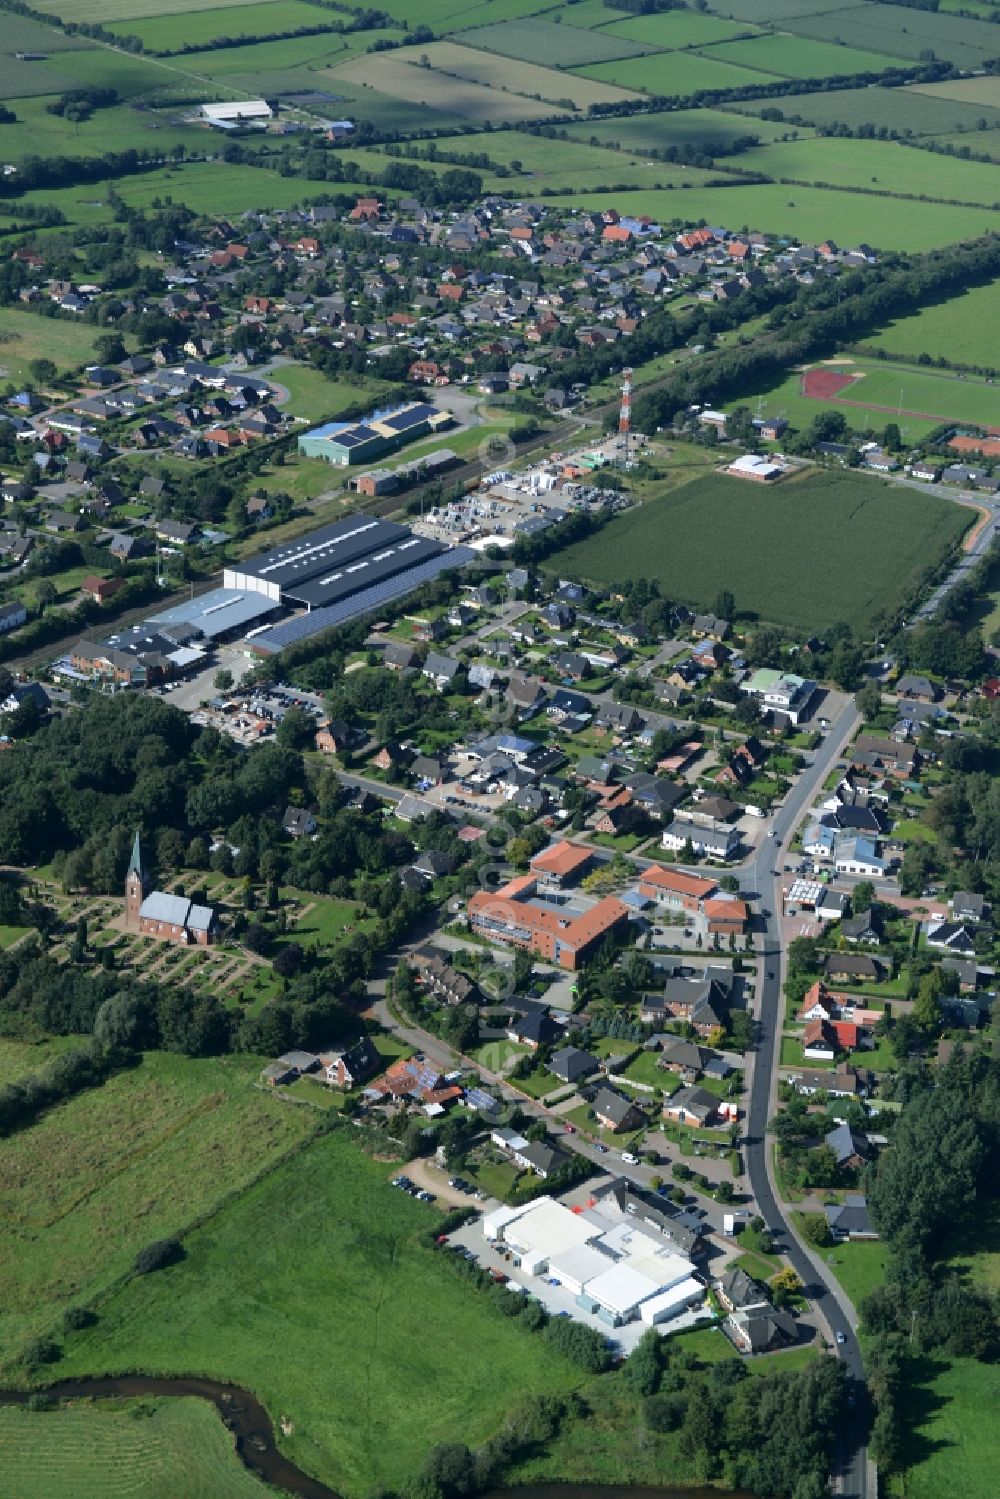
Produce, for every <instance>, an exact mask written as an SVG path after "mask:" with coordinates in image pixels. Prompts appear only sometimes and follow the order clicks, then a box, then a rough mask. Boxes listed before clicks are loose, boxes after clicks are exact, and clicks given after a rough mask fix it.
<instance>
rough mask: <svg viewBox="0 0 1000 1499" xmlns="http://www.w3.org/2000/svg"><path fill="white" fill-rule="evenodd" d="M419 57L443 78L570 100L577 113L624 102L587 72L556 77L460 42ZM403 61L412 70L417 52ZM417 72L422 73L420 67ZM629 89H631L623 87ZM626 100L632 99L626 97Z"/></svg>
mask: <svg viewBox="0 0 1000 1499" xmlns="http://www.w3.org/2000/svg"><path fill="white" fill-rule="evenodd" d="M419 56H420V57H424V56H426V58H427V59H428V62H429V64H430V67H431V70H432V71H435V72H438V73H441V74H443V75H445V77H447V76H449V75H454V77H455V78H457V79H465V80H467V81H468V82H470V83H478V84H480V85H481V86H482V87H484V88H490V89H495V90H500V91H505V92H510V93H516V94H522V95H526V96H529V97H532V96H537V97H538V98H539V99H542V100H543V101H544V100H548V101H549V102H554V103H559V102H560V101H561V100H563V99H572V101H573V104H574V105H575V107H576V108H577V109H581V110H583V109H587V108H588V107H589V106H590V105H591V104H620V103H622V102H623V94H622V90H621V89H620V88H616V87H612V86H610V85H613V84H614V83H615V80H614V79H611V80H609V81H608V82H601V81H596V82H594V81H592V76H591V75H590V73H589V70H588V71H586V72H584V73H582V74H581V73H574V74H573V76H572V77H570V76H567V75H565V74H562V73H557V72H556V71H554V70H553V69H552V68H547V67H539V66H537V65H536V64H534V63H529V62H524V61H523V60H521V59H520V58H512V57H500V56H499V55H498V54H497V53H495V52H482V51H480V50H478V49H477V48H475V47H467V46H465V45H464V44H463V43H459V42H433V43H431V45H430V46H428V47H423V48H420V49H419ZM402 57H403V59H404V61H407V60H408V62H409V65H410V66H413V64H414V63H416V62H417V49H413V50H411V51H410V52H409V53H403V54H402ZM643 61H648V59H641V58H640V59H638V60H635V59H629V60H628V61H627V62H621V63H619V64H617V66H619V67H621V68H625V67H632V66H641V65H642V63H643ZM420 71H421V72H423V71H425V69H424V68H423V67H422V66H421V67H420ZM623 87H625V88H627V89H631V88H632V85H631V84H627V85H623ZM624 97H625V98H628V97H631V95H629V94H626V95H625V96H624Z"/></svg>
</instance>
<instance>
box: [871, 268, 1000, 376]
mask: <svg viewBox="0 0 1000 1499" xmlns="http://www.w3.org/2000/svg"><path fill="white" fill-rule="evenodd" d="M998 320H1000V281H994V282H991V283H990V285H989V286H977V287H973V288H972V290H971V291H967V292H963V293H962V295H961V296H960V297H953V298H952V299H951V300H950V301H948V302H938V303H936V304H935V305H934V306H932V307H924V308H921V310H920V311H919V312H915V313H912V314H911V315H910V316H909V317H900V318H893V320H892V322H890V323H887V324H886V326H885V327H884V328H883V329H882V330H881V331H880V332H879V333H876V334H870V335H868V336H866V338H865V343H866V344H870V345H872V346H873V347H875V348H877V349H885V350H886V351H887V352H890V353H893V354H901V355H905V356H906V357H907V358H916V357H917V356H919V355H920V354H929V355H930V356H931V358H932V359H936V358H938V357H939V356H943V357H944V358H946V359H958V360H962V361H964V362H965V363H966V364H982V365H994V364H996V363H997V360H998V351H997V343H996V337H995V335H994V329H995V328H996V327H997V326H998Z"/></svg>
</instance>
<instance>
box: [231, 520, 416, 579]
mask: <svg viewBox="0 0 1000 1499" xmlns="http://www.w3.org/2000/svg"><path fill="white" fill-rule="evenodd" d="M410 534H411V533H410V532H409V531H408V530H407V528H406V527H405V526H400V525H397V524H396V522H395V521H387V520H379V519H377V518H376V517H375V516H373V515H352V516H349V517H347V518H346V519H345V520H340V521H335V522H334V524H333V525H331V526H322V527H321V528H320V529H319V530H318V531H310V532H309V533H308V535H306V536H300V537H299V538H298V539H297V540H296V541H290V542H286V543H285V544H284V545H283V546H280V547H275V548H273V550H272V551H270V552H263V553H262V554H261V555H260V556H259V557H252V558H250V560H249V561H247V562H244V563H242V564H240V565H239V566H238V567H234V568H232V569H229V571H232V572H234V573H243V574H246V575H247V576H248V577H257V578H264V579H266V581H267V582H269V583H277V585H278V587H279V588H282V589H284V587H285V586H286V584H288V583H292V582H295V583H305V582H307V581H308V580H309V579H311V578H315V577H318V576H319V575H320V574H321V573H324V572H329V571H333V570H335V569H336V568H337V567H338V566H341V565H343V564H346V563H348V562H353V561H354V559H355V558H357V557H363V556H365V555H366V554H367V553H369V552H375V551H378V550H379V549H380V548H382V547H385V546H388V545H389V544H390V543H392V542H395V541H403V540H405V538H406V537H407V536H409V535H410Z"/></svg>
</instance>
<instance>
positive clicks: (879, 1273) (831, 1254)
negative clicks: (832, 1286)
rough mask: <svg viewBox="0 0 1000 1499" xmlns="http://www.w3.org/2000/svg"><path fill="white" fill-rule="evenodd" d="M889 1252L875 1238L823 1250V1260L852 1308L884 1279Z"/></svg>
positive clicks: (859, 1303)
mask: <svg viewBox="0 0 1000 1499" xmlns="http://www.w3.org/2000/svg"><path fill="white" fill-rule="evenodd" d="M888 1254H889V1251H888V1250H887V1249H886V1246H885V1245H884V1244H882V1243H880V1242H879V1240H877V1239H873V1240H870V1241H869V1242H864V1241H863V1240H860V1239H859V1240H858V1241H857V1243H854V1244H837V1245H835V1246H834V1248H833V1249H824V1250H823V1258H824V1259H825V1260H826V1263H827V1264H828V1265H829V1266H830V1268H831V1269H832V1270H833V1273H834V1275H835V1276H836V1277H837V1279H838V1280H839V1281H840V1284H841V1285H842V1286H843V1288H844V1290H845V1291H846V1292H847V1294H848V1296H849V1297H850V1298H851V1302H852V1304H853V1305H854V1307H855V1308H857V1307H859V1306H860V1305H861V1303H862V1301H864V1299H865V1297H866V1296H870V1295H871V1293H872V1291H874V1289H875V1287H876V1286H880V1285H881V1284H882V1282H883V1281H884V1280H885V1267H886V1263H887V1260H888Z"/></svg>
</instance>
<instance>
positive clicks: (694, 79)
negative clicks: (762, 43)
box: [582, 52, 769, 97]
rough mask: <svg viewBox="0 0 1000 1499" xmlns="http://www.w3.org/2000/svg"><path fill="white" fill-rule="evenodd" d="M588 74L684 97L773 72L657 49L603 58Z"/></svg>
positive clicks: (759, 80)
mask: <svg viewBox="0 0 1000 1499" xmlns="http://www.w3.org/2000/svg"><path fill="white" fill-rule="evenodd" d="M582 72H583V74H584V75H585V76H586V77H587V78H596V79H600V80H601V81H602V82H604V83H618V84H621V86H622V87H623V88H625V87H627V88H631V89H638V90H639V92H640V93H643V94H662V95H663V96H664V97H667V96H677V97H682V96H684V95H687V94H696V93H698V92H699V91H700V90H701V89H731V88H743V87H745V86H746V85H747V84H750V83H767V82H768V81H769V75H768V74H767V73H761V72H757V71H756V70H754V69H753V68H741V67H737V65H736V64H735V63H729V62H715V61H713V60H712V58H710V57H708V56H706V55H704V54H703V53H701V52H657V53H655V54H653V55H651V56H649V57H636V58H630V59H629V61H628V62H602V63H597V64H596V65H595V66H594V67H590V68H584V69H582Z"/></svg>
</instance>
